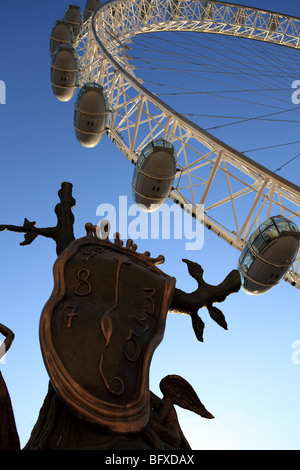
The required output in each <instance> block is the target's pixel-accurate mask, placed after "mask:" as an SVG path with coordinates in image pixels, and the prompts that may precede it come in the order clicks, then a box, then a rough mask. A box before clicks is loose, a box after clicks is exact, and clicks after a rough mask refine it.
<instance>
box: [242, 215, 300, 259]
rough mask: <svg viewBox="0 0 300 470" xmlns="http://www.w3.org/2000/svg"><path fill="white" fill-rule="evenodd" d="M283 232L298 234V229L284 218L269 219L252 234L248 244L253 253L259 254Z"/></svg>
mask: <svg viewBox="0 0 300 470" xmlns="http://www.w3.org/2000/svg"><path fill="white" fill-rule="evenodd" d="M283 231H292V232H298V228H297V226H296V224H295V223H294V222H292V221H291V220H289V219H286V218H285V217H282V216H275V217H271V218H270V219H268V220H266V221H265V222H263V223H262V224H261V225H260V226H259V227H258V228H257V229H256V230H255V232H253V233H252V235H251V236H250V238H249V242H250V244H251V246H252V247H253V249H254V251H256V252H257V253H260V252H261V251H262V250H263V249H264V247H265V246H266V245H267V244H268V243H270V242H271V241H272V240H274V239H275V238H277V237H278V235H279V234H280V233H281V232H283Z"/></svg>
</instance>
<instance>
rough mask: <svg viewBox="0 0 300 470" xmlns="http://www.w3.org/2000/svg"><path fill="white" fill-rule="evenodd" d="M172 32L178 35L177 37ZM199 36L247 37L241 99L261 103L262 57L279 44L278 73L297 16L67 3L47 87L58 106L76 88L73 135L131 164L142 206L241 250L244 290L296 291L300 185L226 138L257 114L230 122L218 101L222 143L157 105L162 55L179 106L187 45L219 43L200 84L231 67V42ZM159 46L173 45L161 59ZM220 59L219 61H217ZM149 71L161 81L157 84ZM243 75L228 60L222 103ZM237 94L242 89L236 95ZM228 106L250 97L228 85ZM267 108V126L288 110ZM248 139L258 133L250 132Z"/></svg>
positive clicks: (152, 3)
mask: <svg viewBox="0 0 300 470" xmlns="http://www.w3.org/2000/svg"><path fill="white" fill-rule="evenodd" d="M166 34H168V39H166V38H165V36H164V35H166ZM170 34H174V35H176V37H175V39H174V40H172V38H171V39H170ZM195 34H197V38H200V37H201V38H209V39H208V40H209V41H212V40H214V39H215V38H223V39H226V40H230V41H232V42H231V43H230V44H231V45H232V44H234V43H237V42H239V41H244V43H243V47H244V49H243V50H246V49H248V53H249V54H250V57H251V58H250V59H249V58H248V61H249V60H251V67H249V63H248V71H249V70H252V71H253V70H255V74H252V75H251V77H250V79H249V74H248V76H247V80H248V89H247V92H249V91H251V92H252V94H253V93H255V96H256V98H257V102H259V101H260V99H261V94H262V84H263V82H264V81H265V82H266V81H267V80H266V78H268V77H270V70H271V69H270V68H268V69H267V68H263V66H264V64H269V60H270V56H269V55H267V53H266V52H265V51H268V48H270V50H271V49H272V48H273V49H274V48H276V61H277V63H278V62H280V65H281V66H282V63H281V56H280V54H281V52H278V50H281V51H282V50H284V51H288V54H294V53H295V51H296V52H297V49H299V48H300V19H298V18H295V17H291V16H287V15H284V14H280V13H275V12H270V11H264V10H260V9H257V8H252V7H246V6H242V5H235V4H231V3H225V2H221V1H209V2H207V1H205V2H203V1H197V0H126V1H125V0H112V1H108V2H107V3H105V4H103V5H100V3H99V1H98V0H88V1H87V2H86V7H85V11H84V14H82V12H81V10H80V8H79V7H77V6H75V5H70V6H69V8H68V10H67V11H66V13H65V16H64V18H63V19H61V20H58V21H57V22H56V23H55V25H54V27H53V30H52V33H51V40H50V52H51V56H52V59H51V83H52V88H53V92H54V93H55V95H56V97H57V98H58V99H59V100H60V101H69V100H70V99H71V98H73V97H74V95H75V94H76V92H77V91H78V90H79V91H78V94H77V97H76V102H75V110H74V127H75V133H76V137H77V139H78V140H79V142H80V143H81V144H82V145H83V146H85V147H94V146H96V145H98V144H99V142H100V141H101V138H102V136H103V134H105V133H106V134H107V135H108V136H109V138H110V139H111V140H112V142H113V143H114V144H115V145H116V146H117V147H118V149H119V150H120V152H122V153H123V154H124V156H125V157H126V158H127V159H128V160H129V162H131V163H132V164H133V166H134V171H133V180H132V187H133V195H134V199H135V200H136V202H137V203H139V204H141V205H142V206H143V207H144V209H145V210H149V211H151V210H154V209H155V208H158V207H159V206H160V205H161V204H162V203H163V202H164V201H165V200H166V198H167V197H169V198H170V199H171V200H172V201H173V202H175V203H176V204H178V205H179V206H180V207H181V208H182V209H183V210H185V211H187V212H188V213H189V214H190V215H191V217H194V218H195V219H198V220H199V222H203V223H204V225H205V227H206V228H207V229H209V230H211V231H212V232H214V233H215V234H216V235H218V236H219V237H221V238H222V239H224V240H225V241H226V242H227V243H229V244H230V245H232V246H233V247H234V248H236V249H237V250H239V251H240V252H241V255H240V258H239V269H240V272H241V277H242V280H243V285H244V288H245V290H246V291H247V292H249V293H252V294H259V293H263V292H265V291H267V290H269V289H270V288H271V287H272V286H274V285H276V284H277V283H278V282H279V281H280V279H282V278H283V279H285V280H286V281H287V282H289V283H290V284H292V285H293V286H295V287H297V288H300V277H299V276H300V274H299V261H300V252H299V238H300V236H299V231H298V227H299V226H300V221H299V216H300V187H298V186H297V185H296V184H295V183H294V182H291V181H289V180H287V179H285V178H283V177H281V176H280V175H279V174H278V172H277V171H274V170H271V169H270V164H269V162H266V164H264V165H263V164H262V163H261V162H259V161H257V160H252V159H251V158H249V157H248V156H247V155H246V152H244V151H241V150H238V149H237V148H236V147H235V146H234V145H231V144H230V145H229V144H228V143H227V142H226V126H227V125H231V124H232V121H233V122H234V123H237V122H248V123H250V124H252V122H253V120H254V118H253V117H249V115H248V116H246V117H244V116H243V117H240V116H235V117H234V118H232V120H231V121H228V119H229V118H228V116H227V114H228V106H226V113H225V114H226V116H220V117H222V119H223V121H222V122H223V123H225V124H222V125H220V126H219V127H220V128H221V127H224V132H225V138H224V139H223V138H218V137H217V136H216V135H214V134H213V132H212V128H210V127H209V126H208V127H207V128H206V129H204V127H203V126H201V125H199V124H198V123H197V119H196V116H197V113H195V112H194V113H192V112H191V113H182V112H180V111H178V108H177V107H175V106H174V107H173V105H172V104H170V103H167V101H166V100H165V99H164V98H163V97H165V96H167V94H169V95H175V93H172V92H169V93H166V94H163V93H162V94H160V93H159V90H160V89H161V88H160V87H161V86H162V84H161V83H159V80H160V78H159V77H160V73H159V72H160V71H166V70H167V66H166V61H167V58H168V59H169V60H170V62H171V63H172V66H169V67H168V69H169V71H170V72H171V75H169V78H167V79H166V81H167V82H168V85H169V90H170V89H171V90H173V91H174V89H175V88H176V89H177V90H178V89H181V90H183V91H184V93H183V95H184V101H185V100H186V98H187V96H188V95H191V96H192V97H194V94H193V93H194V92H191V89H189V91H187V81H189V80H187V78H189V77H190V76H191V75H194V76H196V78H197V80H198V78H199V75H197V73H198V72H197V73H196V71H195V66H196V65H199V62H201V61H199V57H197V58H196V57H195V50H196V49H197V51H198V52H199V48H200V47H202V53H203V50H205V53H206V52H207V50H208V49H211V50H213V54H214V53H215V51H216V48H217V51H218V55H217V56H216V55H212V56H211V57H210V62H208V59H207V56H205V64H204V62H203V61H202V62H201V64H200V68H201V67H202V71H203V70H204V69H205V72H206V77H205V79H206V80H208V77H209V74H208V71H209V72H212V73H213V75H212V76H210V77H211V78H210V82H215V83H218V86H220V81H219V80H218V78H219V77H220V73H223V72H224V70H225V68H226V67H227V68H228V64H229V60H230V58H229V56H228V46H227V45H226V44H225V45H224V44H223V45H221V46H220V44H219V45H218V46H216V43H214V44H212V43H211V44H210V46H208V45H207V44H205V45H203V44H202V46H199V43H197V45H196V46H193V47H195V49H194V50H193V49H192V42H193V41H194V39H192V40H191V39H190V37H191V36H190V35H195ZM187 35H189V36H187ZM143 37H145V38H148V40H147V43H146V46H145V42H144V43H142V42H141V41H142V38H143ZM155 37H159V38H162V40H163V41H164V43H160V45H158V43H156V45H155V46H153V50H154V51H155V54H154V55H155V60H156V62H151V60H152V57H151V47H150V46H149V44H150V43H151V41H149V38H151V39H152V38H155ZM181 37H183V38H184V40H183V41H181V39H180V38H181ZM193 37H194V36H193ZM180 41H181V42H180ZM184 41H186V42H184ZM245 41H246V42H245ZM167 43H168V44H169V45H170V44H171V46H172V49H171V50H170V49H169V50H168V52H165V47H166V44H167ZM183 43H184V44H185V47H183ZM153 44H155V43H153ZM257 44H258V45H263V47H264V49H263V51H258V49H256V45H257ZM188 45H189V48H187V46H188ZM155 47H156V49H155ZM222 48H223V49H222ZM157 51H159V53H160V59H159V58H158V57H157V55H158V52H157ZM259 54H260V56H259ZM221 56H223V58H225V62H224V61H223V62H222V64H221V63H220V57H221ZM258 56H259V57H260V58H259V61H258V59H257V58H258ZM180 57H181V63H182V60H183V66H184V69H180V72H181V73H184V74H185V75H182V74H181V76H179V79H176V77H175V72H178V71H179V68H178V63H179V62H180ZM203 57H204V56H203V55H202V59H203ZM157 60H160V63H158V62H157ZM226 60H227V63H226ZM292 60H293V56H292V55H288V61H287V62H286V64H288V65H285V66H286V67H289V68H290V69H291V70H292V65H291V64H292ZM237 62H239V64H240V66H241V69H242V70H243V71H244V76H245V75H247V73H246V71H247V69H246V68H245V63H243V61H242V59H239V60H238V61H237V60H236V59H235V63H237ZM212 63H214V68H213V70H212ZM231 64H232V62H231ZM216 65H217V67H216ZM267 66H269V65H267ZM143 69H144V70H146V74H144V75H143V72H142V70H143ZM151 70H153V71H154V73H155V75H156V77H158V78H157V80H156V84H155V85H154V86H153V87H152V83H151V78H149V77H151ZM266 70H267V71H268V72H266ZM294 70H295V69H294ZM239 73H240V72H237V69H236V68H234V69H233V68H232V65H231V69H230V75H229V81H228V82H227V84H226V83H225V82H223V91H222V98H224V97H225V95H226V92H228V90H229V88H230V87H231V88H233V81H234V80H235V79H236V77H237V75H238V74H239ZM268 74H269V75H268ZM177 75H178V74H177ZM179 75H180V74H179ZM254 75H256V79H255V80H254V78H253V77H254ZM166 76H167V75H166ZM170 77H171V78H170ZM183 77H184V78H183ZM198 84H199V82H198ZM268 86H269V90H268V92H269V91H273V96H275V95H276V97H279V100H280V96H282V87H281V88H280V87H278V84H277V87H276V86H275V85H273V84H271V85H270V83H269V85H268ZM151 87H152V91H150V90H151ZM226 87H227V88H226ZM225 88H226V90H225V91H224V89H225ZM250 88H251V90H250ZM270 89H272V90H270ZM194 91H195V90H194ZM199 92H200V93H203V89H202V91H201V90H199V89H198V93H199ZM237 92H239V93H241V92H244V97H243V99H241V94H239V95H238V94H237ZM207 94H208V95H209V94H210V95H211V96H213V97H214V98H216V97H217V96H220V94H221V92H219V95H218V93H217V92H216V91H212V89H211V88H209V92H208V93H207ZM290 94H292V93H290ZM266 96H267V95H266V94H265V98H266ZM237 97H238V98H237ZM267 98H268V99H269V98H270V99H271V97H269V96H267ZM272 99H273V98H272ZM235 100H236V101H237V102H238V106H239V108H237V109H241V107H244V105H245V103H246V102H247V101H248V100H247V97H246V96H245V88H239V87H238V86H236V88H235ZM256 104H257V103H256ZM181 105H182V102H181ZM210 106H211V108H210V109H211V115H210V116H208V117H212V115H213V114H216V109H215V107H214V104H212V105H210ZM267 106H268V110H267V111H266V112H265V113H263V114H262V115H260V117H259V118H258V119H257V121H258V122H259V125H260V124H261V122H262V120H265V121H268V124H272V125H273V122H271V121H275V119H274V118H275V116H276V117H278V115H281V114H282V113H285V112H286V111H287V110H284V108H282V107H280V106H279V105H278V103H277V106H275V105H274V102H272V104H271V102H269V104H268V105H267ZM292 106H293V104H292V102H291V101H290V107H291V108H292ZM179 107H180V106H179ZM230 107H231V105H229V108H230ZM233 108H234V106H233ZM223 109H224V107H223ZM233 112H235V111H233ZM198 114H200V113H199V110H198ZM223 114H224V113H223ZM278 121H279V120H278ZM286 121H288V120H287V119H286ZM208 122H209V121H208ZM281 122H283V120H281ZM247 132H248V134H249V135H250V137H251V138H252V137H254V136H253V135H252V133H253V132H254V131H253V130H252V128H251V125H250V127H249V130H248V131H247ZM274 132H276V131H274ZM274 132H273V133H274ZM237 133H239V131H237ZM295 140H296V139H295ZM100 146H101V144H100ZM271 147H272V146H271V145H270V146H269V148H271ZM274 147H275V145H274ZM242 150H243V149H242ZM202 205H204V220H200V216H199V211H198V208H199V207H200V206H202ZM225 208H226V210H224V209H225Z"/></svg>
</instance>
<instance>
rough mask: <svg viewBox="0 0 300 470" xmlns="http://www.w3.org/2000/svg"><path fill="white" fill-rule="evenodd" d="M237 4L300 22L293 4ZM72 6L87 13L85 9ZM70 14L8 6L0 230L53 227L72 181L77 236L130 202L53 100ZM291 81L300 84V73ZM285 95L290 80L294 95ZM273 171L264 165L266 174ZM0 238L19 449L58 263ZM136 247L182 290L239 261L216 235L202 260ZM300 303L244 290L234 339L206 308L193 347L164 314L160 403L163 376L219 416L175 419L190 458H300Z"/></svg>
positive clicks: (237, 302)
mask: <svg viewBox="0 0 300 470" xmlns="http://www.w3.org/2000/svg"><path fill="white" fill-rule="evenodd" d="M2 3H3V2H2ZM238 3H239V4H245V5H249V6H256V7H260V8H264V9H271V10H274V11H278V12H282V13H286V14H291V15H294V16H299V17H300V6H299V5H297V4H296V2H295V1H293V0H287V1H285V2H281V1H272V2H271V1H270V0H261V1H259V0H257V1H254V0H253V1H251V0H249V1H246V2H245V3H244V2H241V1H240V2H238ZM77 4H78V5H79V6H80V7H81V8H84V4H85V2H84V1H80V2H77ZM67 7H68V3H64V2H62V1H61V0H59V1H58V0H53V1H52V2H43V3H42V2H40V1H37V0H28V1H27V2H26V3H25V2H21V1H20V0H17V1H16V2H5V3H3V4H2V5H1V13H0V26H1V27H0V31H1V32H0V35H1V48H0V51H1V65H0V80H3V81H4V82H5V84H6V104H5V105H0V158H1V172H0V198H1V199H0V200H1V204H0V224H4V223H7V224H16V225H22V223H23V220H24V218H25V217H26V218H27V219H28V220H30V221H36V222H37V226H39V227H47V226H52V225H56V216H55V214H54V207H55V205H56V204H57V203H58V202H59V201H58V196H57V191H58V190H59V189H60V185H61V182H63V181H69V182H71V183H73V196H74V198H75V199H76V206H75V208H74V211H73V212H74V215H75V235H76V237H80V236H83V235H84V225H85V223H86V222H92V223H94V224H96V223H98V222H99V217H97V215H96V211H97V207H98V206H99V205H100V204H103V203H111V204H114V205H115V206H116V207H117V206H118V200H119V196H127V197H128V201H131V179H132V174H133V167H132V166H131V165H130V164H129V162H128V161H127V160H126V159H125V157H124V156H123V155H122V154H120V152H119V150H118V149H117V148H116V147H115V146H114V145H113V144H112V143H111V141H110V140H109V139H108V138H107V137H106V136H105V137H104V138H103V140H102V141H101V143H100V144H99V146H98V147H96V148H95V149H90V150H87V149H85V148H83V147H81V146H80V145H79V143H78V142H77V141H76V139H75V136H74V130H73V106H74V101H71V102H70V103H60V102H59V101H57V100H56V98H55V97H54V95H53V93H52V90H51V86H50V57H49V35H50V32H51V28H52V25H53V24H54V22H55V21H56V20H57V19H59V18H61V17H62V16H63V14H64V11H65V9H66V8H67ZM16 11H18V14H17V15H16ZM294 78H295V80H296V79H300V72H299V76H297V75H295V77H294ZM289 80H290V79H289ZM290 85H291V84H290V81H288V83H287V89H289V88H290ZM226 132H227V133H226ZM230 133H231V130H230V129H228V130H227V131H225V129H224V131H222V138H223V139H224V140H225V141H226V138H228V141H230V140H231V139H232V138H233V137H232V135H231V134H230ZM262 133H263V128H262ZM220 136H221V135H218V137H220ZM294 140H298V139H297V135H295V139H294ZM262 158H264V157H262ZM268 163H269V161H268V158H267V157H265V160H264V162H263V164H264V165H266V166H268ZM272 163H273V162H270V165H271V164H272ZM272 169H273V168H272ZM298 169H299V167H298ZM295 174H299V171H298V172H297V167H296V166H291V167H290V168H287V170H286V173H285V174H284V175H283V176H284V177H286V178H287V179H289V178H291V179H293V180H294V181H295V179H297V177H295ZM295 182H296V183H297V181H295ZM298 184H299V181H298ZM0 237H1V250H0V252H1V264H0V289H1V290H0V292H1V295H0V322H1V323H3V324H5V325H6V326H7V327H9V328H10V329H11V330H13V331H14V333H15V335H16V337H15V341H14V343H13V346H12V348H11V350H10V351H9V354H8V355H7V358H6V363H5V364H1V365H0V367H1V371H2V373H3V376H4V379H5V381H6V384H7V386H8V389H9V392H10V395H11V399H12V403H13V407H14V411H15V418H16V423H17V428H18V431H19V435H20V439H21V444H22V446H23V445H25V443H26V442H27V440H28V438H29V436H30V432H31V429H32V427H33V426H34V424H35V422H36V419H37V416H38V413H39V410H40V407H41V405H42V403H43V400H44V397H45V395H46V393H47V388H48V376H47V373H46V370H45V367H44V364H43V361H42V357H41V352H40V346H39V338H38V325H39V318H40V314H41V311H42V309H43V306H44V304H45V303H46V301H47V299H48V298H49V296H50V294H51V291H52V288H53V278H52V266H53V263H54V261H55V259H56V254H55V246H54V243H53V242H52V241H51V240H47V239H43V238H40V237H38V238H37V239H36V240H35V241H34V242H33V244H32V245H30V246H27V247H20V246H19V243H20V242H22V240H23V238H22V235H19V234H15V233H11V232H3V233H1V234H0ZM137 244H138V247H139V249H141V250H143V251H145V250H149V251H151V253H152V254H153V255H158V254H163V255H164V256H165V258H166V262H165V264H164V265H163V266H162V269H163V270H164V271H165V272H167V273H168V274H170V275H172V276H174V277H176V279H177V286H178V287H179V288H181V289H183V290H185V291H187V292H191V291H192V290H194V288H195V284H194V281H193V280H192V279H191V278H190V277H189V275H188V273H187V270H186V265H185V264H184V263H182V261H181V260H182V259H183V258H190V259H192V260H194V261H196V262H198V263H199V264H201V265H202V267H203V268H204V275H205V280H206V281H207V282H209V283H211V284H217V283H219V282H221V281H222V280H223V278H224V277H225V276H226V275H227V274H228V272H229V271H230V270H232V269H234V268H236V266H237V261H238V256H239V253H238V252H237V251H235V250H234V249H233V248H231V247H230V246H228V245H227V244H226V243H225V242H224V241H222V240H220V239H218V238H217V237H216V236H214V235H213V234H211V233H209V232H205V233H204V245H203V248H202V249H201V250H199V251H189V252H187V251H186V247H185V240H175V239H174V240H172V241H171V242H170V241H169V240H159V241H157V240H137ZM299 295H300V294H299V291H298V290H296V289H293V288H292V287H291V286H290V285H288V284H286V283H282V284H280V285H279V286H277V287H276V288H275V289H273V290H271V291H270V292H269V293H267V294H265V295H264V296H258V297H253V296H251V297H250V296H247V295H246V294H245V293H244V292H243V291H242V290H241V291H240V292H239V293H238V294H235V295H232V296H230V297H229V298H228V299H227V300H226V301H225V302H224V304H222V306H220V307H221V309H222V311H223V313H224V314H225V316H226V319H227V322H228V331H224V330H222V329H221V328H220V327H219V326H218V325H216V324H215V323H213V322H212V321H211V320H210V319H209V318H208V314H207V312H206V311H205V310H204V311H203V312H202V311H201V312H199V314H200V316H201V317H202V319H203V320H204V322H205V324H206V327H205V335H204V343H199V342H198V341H197V340H196V338H195V336H194V333H193V331H192V327H191V322H190V319H189V318H188V317H186V316H175V315H169V316H168V319H167V325H166V332H165V337H164V340H163V342H162V343H161V345H160V346H159V347H158V349H157V350H156V352H155V354H154V357H153V360H152V365H151V373H150V380H151V389H152V390H153V391H154V392H155V393H157V394H158V395H160V392H159V388H158V385H159V381H160V380H161V379H162V378H163V377H164V376H165V375H167V374H178V375H181V376H183V377H184V378H185V379H186V380H188V381H189V382H190V383H191V385H192V386H193V387H194V388H195V390H196V391H197V393H198V395H199V397H200V399H201V400H202V402H203V403H204V404H205V406H206V408H207V409H208V410H209V411H210V412H211V413H212V414H213V415H214V416H215V419H214V420H204V419H201V418H200V417H198V416H196V415H194V414H192V413H190V412H186V411H183V410H180V409H177V411H178V414H179V418H180V423H181V426H182V429H183V431H184V433H185V435H186V437H187V439H188V440H189V442H190V444H191V446H192V448H193V449H235V450H239V449H297V450H299V448H300V447H299V438H298V423H299V420H300V403H299V388H300V364H297V363H295V361H293V360H292V358H293V353H294V352H295V350H294V349H293V344H294V342H295V341H297V340H300V312H299Z"/></svg>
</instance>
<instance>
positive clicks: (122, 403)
mask: <svg viewBox="0 0 300 470" xmlns="http://www.w3.org/2000/svg"><path fill="white" fill-rule="evenodd" d="M135 250H136V246H135V245H132V242H131V241H129V243H128V242H127V245H126V247H123V246H122V242H121V241H120V240H119V239H117V240H115V242H114V243H113V242H110V241H109V240H108V239H106V240H101V239H99V238H98V237H95V236H93V235H91V234H88V235H87V236H86V237H83V238H80V239H78V240H75V241H74V242H73V243H71V244H70V245H69V247H68V248H67V249H65V250H64V251H63V253H62V254H61V255H60V256H59V257H58V259H57V261H56V263H55V265H54V289H53V292H52V295H51V297H50V299H49V300H48V302H47V303H46V305H45V307H44V309H43V312H42V315H41V321H40V342H41V349H42V354H43V358H44V362H45V365H46V368H47V371H48V374H49V376H50V379H51V382H52V384H53V386H54V388H55V389H56V392H57V393H58V395H59V396H60V398H61V399H62V400H63V401H64V402H65V404H66V405H67V406H68V407H69V408H70V409H71V410H72V411H73V412H74V413H75V414H76V415H77V416H79V417H81V418H84V419H87V420H88V421H90V422H92V423H96V424H99V425H101V426H103V427H105V428H106V429H109V430H111V431H115V432H120V433H135V432H138V431H140V430H141V429H143V427H144V426H145V425H146V424H147V421H148V418H149V413H150V395H149V367H150V362H151V358H152V355H153V352H154V350H155V348H156V347H157V346H158V344H159V343H160V341H161V340H162V338H163V333H164V329H165V321H166V315H167V311H168V308H169V305H170V302H171V299H172V296H173V292H174V288H175V279H174V278H172V277H169V276H167V275H165V274H164V273H163V272H162V271H160V270H159V269H158V268H157V266H156V264H158V262H159V261H161V257H159V258H157V259H156V260H154V259H152V258H150V257H149V254H148V253H145V254H144V255H141V254H138V253H137V252H136V251H135Z"/></svg>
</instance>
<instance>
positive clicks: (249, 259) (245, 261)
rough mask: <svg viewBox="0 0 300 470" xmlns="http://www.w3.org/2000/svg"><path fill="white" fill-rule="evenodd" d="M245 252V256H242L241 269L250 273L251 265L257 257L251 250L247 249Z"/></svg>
mask: <svg viewBox="0 0 300 470" xmlns="http://www.w3.org/2000/svg"><path fill="white" fill-rule="evenodd" d="M244 251H245V254H244V256H241V258H242V261H241V268H242V271H244V272H248V271H249V268H250V266H251V264H252V263H253V261H254V258H255V256H254V255H253V253H252V252H251V251H250V250H249V248H247V249H245V250H244Z"/></svg>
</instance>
